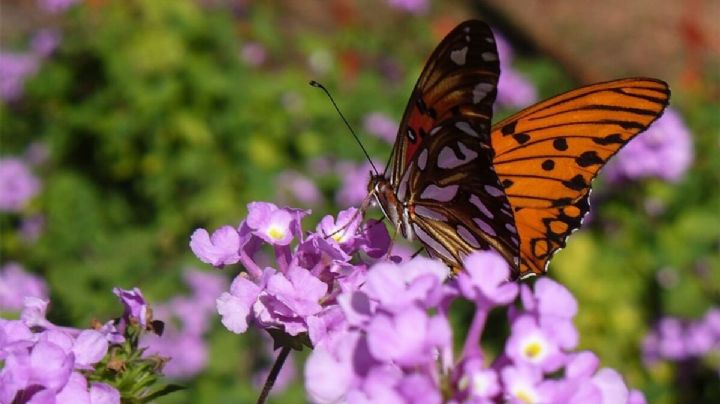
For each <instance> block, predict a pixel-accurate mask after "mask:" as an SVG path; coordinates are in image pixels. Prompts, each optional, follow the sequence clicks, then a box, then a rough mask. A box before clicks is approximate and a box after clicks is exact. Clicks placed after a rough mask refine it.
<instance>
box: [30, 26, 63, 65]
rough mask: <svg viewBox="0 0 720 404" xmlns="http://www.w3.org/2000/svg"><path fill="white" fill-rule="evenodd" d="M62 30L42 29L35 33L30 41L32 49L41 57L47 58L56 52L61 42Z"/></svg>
mask: <svg viewBox="0 0 720 404" xmlns="http://www.w3.org/2000/svg"><path fill="white" fill-rule="evenodd" d="M60 40H61V35H60V32H58V31H57V30H54V29H50V28H46V29H41V30H40V31H38V32H36V33H35V35H33V37H32V40H31V42H30V49H31V50H32V52H33V53H34V54H35V55H36V56H38V57H39V58H41V59H44V58H47V57H49V56H50V55H52V53H53V52H55V49H57V47H58V45H59V44H60Z"/></svg>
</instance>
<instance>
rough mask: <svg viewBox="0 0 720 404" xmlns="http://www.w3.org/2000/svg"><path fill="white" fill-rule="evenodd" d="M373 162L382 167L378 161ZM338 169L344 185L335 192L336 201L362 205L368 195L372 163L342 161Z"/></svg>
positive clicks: (342, 204)
mask: <svg viewBox="0 0 720 404" xmlns="http://www.w3.org/2000/svg"><path fill="white" fill-rule="evenodd" d="M373 163H374V164H375V166H376V167H382V165H380V164H378V162H377V161H374V162H373ZM336 171H337V172H338V173H339V174H340V177H341V178H342V186H341V187H340V190H339V191H338V192H337V193H336V194H335V201H336V202H337V203H338V205H340V206H344V207H348V206H357V205H360V203H361V202H362V201H363V200H364V199H365V197H367V183H368V181H369V180H370V172H372V166H370V163H368V162H363V163H360V164H355V163H352V162H341V163H340V164H338V165H337V168H336Z"/></svg>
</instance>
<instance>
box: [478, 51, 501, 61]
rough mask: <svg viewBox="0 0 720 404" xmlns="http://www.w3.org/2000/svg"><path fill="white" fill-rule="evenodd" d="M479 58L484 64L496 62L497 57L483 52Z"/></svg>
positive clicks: (492, 53)
mask: <svg viewBox="0 0 720 404" xmlns="http://www.w3.org/2000/svg"><path fill="white" fill-rule="evenodd" d="M480 57H482V59H483V60H484V61H486V62H494V61H496V60H497V55H496V54H495V53H494V52H483V53H482V55H480Z"/></svg>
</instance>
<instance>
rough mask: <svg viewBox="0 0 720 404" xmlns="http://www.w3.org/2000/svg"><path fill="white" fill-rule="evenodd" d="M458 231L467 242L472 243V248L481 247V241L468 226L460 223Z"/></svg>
mask: <svg viewBox="0 0 720 404" xmlns="http://www.w3.org/2000/svg"><path fill="white" fill-rule="evenodd" d="M457 233H458V235H459V236H460V238H462V239H463V240H464V241H465V242H466V243H468V244H470V246H471V247H472V248H480V242H479V241H478V239H477V238H475V236H474V235H473V234H472V233H471V232H470V230H468V228H467V227H465V226H461V225H458V227H457Z"/></svg>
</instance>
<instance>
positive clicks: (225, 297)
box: [217, 275, 261, 334]
mask: <svg viewBox="0 0 720 404" xmlns="http://www.w3.org/2000/svg"><path fill="white" fill-rule="evenodd" d="M260 291H261V289H260V287H258V286H257V285H255V284H254V283H252V282H251V281H250V280H248V279H247V278H246V277H244V276H242V275H241V276H238V277H236V278H235V280H234V281H233V283H232V285H231V286H230V293H223V294H222V295H220V297H219V298H218V299H217V310H218V313H219V314H220V317H221V318H222V323H223V325H224V326H225V327H226V328H227V329H228V330H230V331H232V332H234V333H236V334H240V333H243V332H245V331H247V327H248V321H249V320H250V313H251V312H252V306H253V304H254V303H255V301H256V300H257V297H258V295H259V294H260Z"/></svg>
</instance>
